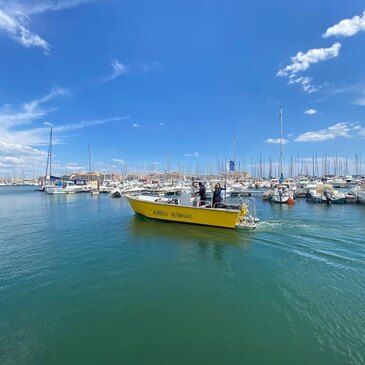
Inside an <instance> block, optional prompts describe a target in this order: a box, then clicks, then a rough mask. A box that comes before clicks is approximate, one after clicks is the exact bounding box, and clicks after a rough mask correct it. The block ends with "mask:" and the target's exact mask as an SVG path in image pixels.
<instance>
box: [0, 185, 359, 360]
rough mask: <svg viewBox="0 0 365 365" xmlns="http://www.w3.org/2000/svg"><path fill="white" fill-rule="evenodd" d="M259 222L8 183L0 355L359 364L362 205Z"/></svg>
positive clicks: (0, 224)
mask: <svg viewBox="0 0 365 365" xmlns="http://www.w3.org/2000/svg"><path fill="white" fill-rule="evenodd" d="M257 209H258V214H259V216H260V218H261V219H262V223H260V225H259V227H258V228H257V229H256V231H253V232H247V231H230V230H224V229H216V228H209V227H199V226H190V225H184V224H175V223H163V222H158V221H152V220H146V219H143V218H140V217H137V216H135V215H134V214H133V212H132V211H131V209H130V208H129V206H128V203H127V201H126V200H125V199H124V198H121V199H111V198H109V196H108V195H100V196H91V195H89V194H76V195H61V196H48V195H46V194H43V193H39V192H35V191H34V189H32V188H22V187H19V188H17V187H12V188H0V364H1V365H4V364H126V365H134V364H156V365H163V364H166V365H167V364H168V365H179V364H191V365H195V364H199V365H200V364H210V365H214V364H281V365H285V364H331V365H335V364H339V365H343V364H364V363H365V206H358V205H344V206H335V205H334V206H326V205H312V204H308V203H306V202H305V200H301V201H298V204H296V205H295V206H287V205H285V206H280V205H273V204H270V203H267V202H261V201H260V200H258V203H257Z"/></svg>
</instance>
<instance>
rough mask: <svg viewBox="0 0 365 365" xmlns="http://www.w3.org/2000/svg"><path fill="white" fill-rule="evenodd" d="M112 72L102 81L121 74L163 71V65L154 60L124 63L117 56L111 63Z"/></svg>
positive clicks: (112, 78)
mask: <svg viewBox="0 0 365 365" xmlns="http://www.w3.org/2000/svg"><path fill="white" fill-rule="evenodd" d="M111 66H112V74H111V75H110V76H109V77H106V78H105V79H103V80H102V81H104V82H107V81H111V80H114V79H116V78H117V77H119V76H121V75H127V74H137V75H138V74H147V73H150V72H154V71H163V66H162V65H161V64H160V63H159V62H152V63H150V64H146V63H140V62H137V63H136V62H133V63H131V64H128V65H126V64H123V63H121V62H120V61H118V60H117V59H116V58H115V59H114V60H113V61H112V63H111Z"/></svg>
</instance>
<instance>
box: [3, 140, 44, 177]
mask: <svg viewBox="0 0 365 365" xmlns="http://www.w3.org/2000/svg"><path fill="white" fill-rule="evenodd" d="M46 158H47V153H46V152H45V151H41V150H38V149H35V148H32V147H29V146H23V145H20V144H15V143H5V142H0V166H1V169H2V171H6V170H12V169H15V168H19V167H20V166H28V167H29V166H42V165H43V164H44V163H45V161H46Z"/></svg>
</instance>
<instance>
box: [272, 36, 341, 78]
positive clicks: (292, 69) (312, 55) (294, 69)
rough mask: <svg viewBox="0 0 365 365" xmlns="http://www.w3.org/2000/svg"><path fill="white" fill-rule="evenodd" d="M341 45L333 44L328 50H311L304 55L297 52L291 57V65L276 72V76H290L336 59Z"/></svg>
mask: <svg viewBox="0 0 365 365" xmlns="http://www.w3.org/2000/svg"><path fill="white" fill-rule="evenodd" d="M340 49H341V43H338V42H337V43H335V44H333V45H332V47H330V48H313V49H310V50H309V51H307V52H306V53H303V52H298V53H297V54H296V55H295V56H293V57H291V61H292V63H291V64H290V65H288V66H285V67H284V68H282V69H280V70H279V71H278V74H277V75H278V76H290V75H293V74H297V73H298V72H303V71H306V70H307V69H308V68H309V67H310V65H311V64H314V63H318V62H322V61H326V60H329V59H331V58H334V57H338V55H339V53H340Z"/></svg>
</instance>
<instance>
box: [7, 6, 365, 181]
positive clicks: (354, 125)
mask: <svg viewBox="0 0 365 365" xmlns="http://www.w3.org/2000/svg"><path fill="white" fill-rule="evenodd" d="M364 10H365V5H361V2H359V1H352V0H348V1H346V2H336V3H335V4H334V2H333V1H330V0H322V1H317V0H310V1H305V2H296V1H288V0H285V1H281V2H280V3H278V2H275V1H271V0H270V1H269V0H266V1H260V2H258V1H256V2H251V1H242V0H241V1H238V0H231V1H229V2H224V1H220V0H219V1H218V0H194V1H189V0H184V1H171V0H160V1H139V0H133V1H129V0H124V1H119V0H99V1H97V0H95V1H89V0H58V1H56V0H54V1H52V0H47V1H45V0H44V1H43V0H38V1H36V0H27V1H25V0H23V1H20V0H9V1H6V0H0V47H1V57H0V81H1V82H0V171H1V172H2V173H3V174H5V173H6V172H7V171H14V170H15V171H18V170H20V169H23V168H25V169H28V170H29V169H30V168H31V167H32V168H35V169H37V171H38V169H39V170H40V171H42V170H43V168H44V165H45V162H46V150H47V144H48V134H49V123H51V124H52V125H53V126H54V143H55V145H54V163H55V166H56V168H57V169H58V170H59V172H65V171H71V170H78V169H86V168H87V164H88V145H89V144H90V145H91V146H92V151H93V158H94V160H95V167H96V168H98V169H103V168H105V167H108V169H115V170H119V169H120V168H123V167H124V168H125V167H126V166H129V168H132V167H133V168H142V167H144V166H146V164H147V165H148V166H150V167H149V168H156V169H160V170H163V169H165V168H166V167H169V168H178V167H179V166H180V168H184V169H187V168H188V166H196V165H197V164H199V165H201V166H212V168H213V167H214V168H215V167H216V166H217V161H223V160H224V159H225V158H232V155H233V136H234V134H236V160H237V161H241V163H242V166H243V164H246V165H248V164H249V162H248V161H250V160H251V157H252V159H253V160H258V158H259V155H260V154H261V156H262V158H264V159H265V160H266V161H267V160H268V158H269V156H271V158H272V159H273V160H274V161H277V160H278V158H279V145H278V143H277V142H279V141H280V129H279V107H280V105H283V110H284V115H283V116H284V139H285V147H284V150H285V159H286V161H288V159H289V158H290V155H293V156H295V157H296V156H300V158H304V159H306V158H310V157H311V156H312V154H313V153H317V154H318V156H322V155H324V154H327V156H335V155H336V153H337V154H338V155H339V156H343V157H348V158H349V160H351V159H352V160H353V158H354V153H355V151H358V152H359V153H361V154H362V155H363V156H364V159H365V154H364V152H365V151H364V142H365V139H364V138H365V129H364V127H365V121H364V111H365V68H364V67H363V64H364V58H365V57H364V56H365V15H364ZM151 166H153V167H151Z"/></svg>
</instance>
